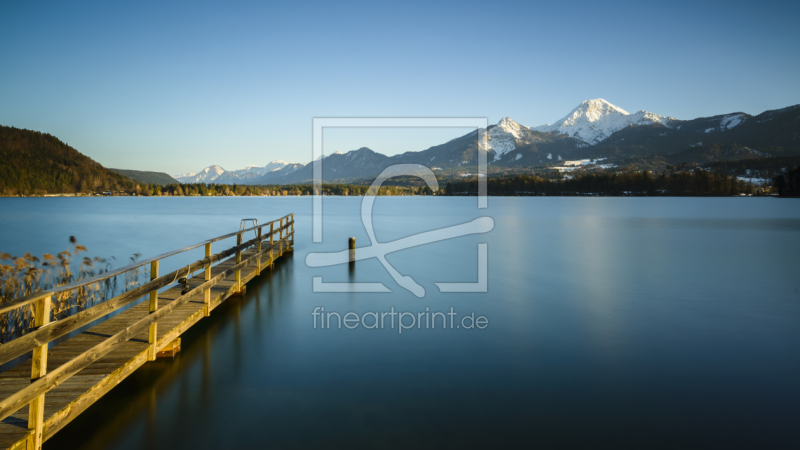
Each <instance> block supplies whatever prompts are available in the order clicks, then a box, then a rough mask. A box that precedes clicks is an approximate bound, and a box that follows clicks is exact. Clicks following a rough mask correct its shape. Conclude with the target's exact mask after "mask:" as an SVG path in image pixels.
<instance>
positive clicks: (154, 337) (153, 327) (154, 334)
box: [147, 260, 158, 361]
mask: <svg viewBox="0 0 800 450" xmlns="http://www.w3.org/2000/svg"><path fill="white" fill-rule="evenodd" d="M156 278H158V260H155V261H153V262H151V263H150V281H152V280H155V279H156ZM157 309H158V289H155V290H153V292H151V293H150V314H153V313H154V312H156V310H157ZM157 341H158V323H157V322H153V323H152V324H150V328H148V329H147V343H148V344H150V348H148V349H147V360H148V361H155V360H156V353H158V352H157V351H156V342H157Z"/></svg>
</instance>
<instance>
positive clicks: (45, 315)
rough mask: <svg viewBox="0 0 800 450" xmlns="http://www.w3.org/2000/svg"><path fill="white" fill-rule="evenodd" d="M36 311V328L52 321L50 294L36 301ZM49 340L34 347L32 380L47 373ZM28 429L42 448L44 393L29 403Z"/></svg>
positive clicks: (34, 444) (36, 448)
mask: <svg viewBox="0 0 800 450" xmlns="http://www.w3.org/2000/svg"><path fill="white" fill-rule="evenodd" d="M35 305H36V306H35V308H36V311H35V312H34V316H33V325H34V326H35V327H36V328H40V327H43V326H45V325H47V324H48V323H50V296H49V295H48V296H47V297H42V298H41V299H40V300H38V301H37V302H36V303H35ZM47 344H48V342H45V343H44V344H42V345H40V346H38V347H36V348H35V349H33V355H32V356H31V381H34V380H37V379H39V378H41V377H43V376H45V375H46V374H47V347H48V345H47ZM28 429H29V430H32V431H33V434H31V440H32V442H31V446H30V447H28V448H33V449H34V450H41V448H42V442H43V441H44V439H43V436H44V394H42V395H40V396H38V397H36V398H35V399H33V400H31V402H30V403H29V404H28Z"/></svg>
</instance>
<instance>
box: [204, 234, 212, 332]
mask: <svg viewBox="0 0 800 450" xmlns="http://www.w3.org/2000/svg"><path fill="white" fill-rule="evenodd" d="M209 256H211V243H210V242H209V243H208V244H206V258H208V257H209ZM210 279H211V263H210V262H209V263H208V265H207V266H206V270H205V277H203V280H204V281H208V280H210ZM205 304H206V306H205V310H204V311H203V312H204V314H205V316H206V317H208V316H209V315H211V288H208V289H206V292H205Z"/></svg>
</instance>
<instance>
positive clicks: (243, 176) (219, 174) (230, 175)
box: [174, 160, 302, 184]
mask: <svg viewBox="0 0 800 450" xmlns="http://www.w3.org/2000/svg"><path fill="white" fill-rule="evenodd" d="M299 167H302V165H299V164H296V163H292V162H286V161H281V160H275V161H272V162H270V163H269V164H267V165H266V166H263V167H262V166H254V165H250V166H247V167H245V168H243V169H237V170H225V169H223V168H222V167H220V166H217V165H214V166H209V167H206V168H205V169H203V170H201V171H200V172H198V173H185V174H183V175H180V176H176V177H174V178H175V179H176V180H178V181H180V182H181V183H211V182H214V183H217V184H239V183H244V182H245V181H252V180H255V179H260V178H263V177H264V176H266V175H270V174H276V175H277V174H280V175H281V176H283V175H286V174H289V173H292V172H294V171H295V170H297V169H298V168H299Z"/></svg>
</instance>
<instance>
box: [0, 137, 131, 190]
mask: <svg viewBox="0 0 800 450" xmlns="http://www.w3.org/2000/svg"><path fill="white" fill-rule="evenodd" d="M135 186H136V183H135V182H134V181H132V180H130V179H128V178H126V177H124V176H122V175H120V174H118V173H114V172H112V171H110V170H108V169H106V168H105V167H103V166H101V165H100V164H98V163H97V162H95V161H94V160H92V159H91V158H89V157H87V156H86V155H83V154H81V153H80V152H79V151H77V150H75V149H74V148H72V147H70V146H69V145H67V144H65V143H63V142H61V141H60V140H58V139H57V138H56V137H54V136H51V135H49V134H45V133H40V132H38V131H30V130H23V129H19V128H14V127H6V126H2V125H0V195H44V194H58V193H90V192H100V191H105V190H132V189H134V188H135Z"/></svg>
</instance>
